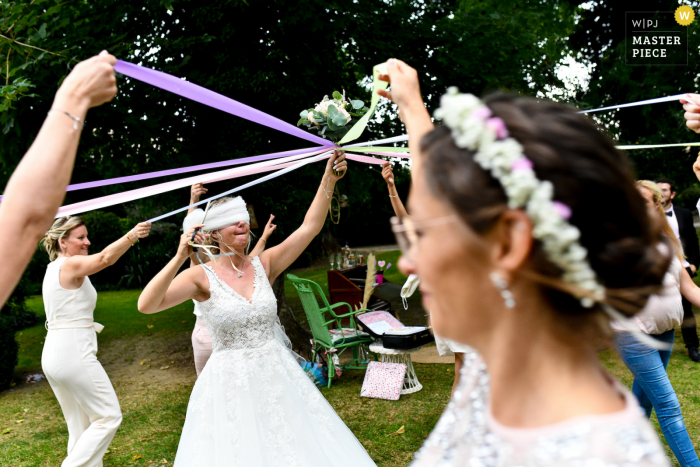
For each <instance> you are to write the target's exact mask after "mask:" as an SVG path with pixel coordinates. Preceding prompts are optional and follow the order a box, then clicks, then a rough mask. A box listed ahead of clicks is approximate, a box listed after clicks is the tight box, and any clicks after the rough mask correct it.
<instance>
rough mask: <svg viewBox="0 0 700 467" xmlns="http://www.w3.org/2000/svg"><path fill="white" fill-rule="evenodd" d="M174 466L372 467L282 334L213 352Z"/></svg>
mask: <svg viewBox="0 0 700 467" xmlns="http://www.w3.org/2000/svg"><path fill="white" fill-rule="evenodd" d="M175 466H176V467H195V466H203V467H218V466H222V467H223V466H226V467H229V466H246V467H263V466H270V467H273V466H274V467H280V466H290V467H291V466H300V467H312V466H313V467H315V466H319V467H320V466H323V467H326V466H328V467H334V466H338V467H340V466H353V467H363V466H375V463H374V462H373V461H372V459H371V458H370V457H369V455H368V454H367V452H366V451H365V449H364V447H363V446H362V445H361V444H360V442H359V441H358V440H357V438H355V435H354V434H353V433H352V432H351V431H350V429H349V428H348V427H347V426H345V424H344V423H343V421H342V420H341V419H340V417H338V415H337V414H336V413H335V411H334V410H333V408H332V407H331V406H330V404H328V402H327V401H326V399H325V398H324V397H323V395H322V394H321V392H320V391H319V390H318V389H317V388H316V386H314V384H313V383H312V382H311V380H310V379H309V377H308V376H307V375H306V373H304V371H303V370H302V369H301V367H300V366H299V363H298V362H297V361H296V360H295V359H294V357H293V356H292V354H291V353H290V351H289V350H288V349H287V348H286V347H285V346H284V345H283V344H282V343H280V342H278V341H277V340H271V341H269V342H268V343H266V344H264V345H263V346H261V347H258V348H255V349H236V350H223V351H216V350H215V351H214V353H213V354H212V356H211V358H210V359H209V361H208V362H207V365H206V367H204V371H202V373H201V374H200V376H199V378H198V379H197V382H196V383H195V386H194V389H193V390H192V395H191V397H190V402H189V406H188V407H187V418H186V420H185V426H184V427H183V430H182V436H181V438H180V444H179V446H178V450H177V456H176V458H175Z"/></svg>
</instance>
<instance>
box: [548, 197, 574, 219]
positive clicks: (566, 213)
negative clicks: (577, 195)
mask: <svg viewBox="0 0 700 467" xmlns="http://www.w3.org/2000/svg"><path fill="white" fill-rule="evenodd" d="M552 206H554V209H555V210H556V211H557V212H558V213H559V215H560V216H561V218H562V219H566V220H569V219H570V218H571V208H570V207H569V206H567V205H566V204H564V203H562V202H559V201H552Z"/></svg>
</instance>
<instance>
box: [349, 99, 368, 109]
mask: <svg viewBox="0 0 700 467" xmlns="http://www.w3.org/2000/svg"><path fill="white" fill-rule="evenodd" d="M350 102H351V103H352V108H353V109H361V108H362V107H364V105H365V103H364V102H362V101H350Z"/></svg>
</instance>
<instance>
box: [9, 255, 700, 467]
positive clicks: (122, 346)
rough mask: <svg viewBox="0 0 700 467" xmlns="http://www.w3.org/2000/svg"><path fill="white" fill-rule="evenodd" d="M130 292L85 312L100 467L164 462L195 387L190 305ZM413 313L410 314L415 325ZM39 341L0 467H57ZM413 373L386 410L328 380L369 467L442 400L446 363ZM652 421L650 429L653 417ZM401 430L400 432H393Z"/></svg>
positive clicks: (435, 413)
mask: <svg viewBox="0 0 700 467" xmlns="http://www.w3.org/2000/svg"><path fill="white" fill-rule="evenodd" d="M378 257H379V259H384V260H386V261H387V262H391V263H393V265H394V266H392V268H391V269H390V270H389V271H388V273H387V274H386V276H387V279H389V280H391V281H392V282H396V283H402V278H403V277H402V276H401V275H400V273H399V272H398V269H397V268H396V262H397V259H398V252H383V253H380V254H379V255H378ZM326 269H327V265H326V264H325V262H323V263H320V264H317V265H315V266H314V267H311V268H307V269H303V270H297V271H294V273H295V274H296V275H298V276H300V277H303V278H307V279H311V280H315V281H317V282H318V283H319V285H321V287H322V288H323V289H324V290H325V291H326V292H327V284H326ZM285 290H286V293H287V299H288V301H289V304H290V306H291V307H292V308H293V310H294V313H295V316H296V317H297V318H298V319H299V320H303V310H302V309H301V306H300V303H299V300H298V298H297V295H296V292H295V291H294V288H293V287H292V285H291V284H290V283H289V282H288V281H287V283H286V289H285ZM139 292H140V291H121V292H101V293H100V294H99V298H98V303H97V309H96V310H95V320H96V321H98V322H100V323H102V324H103V325H105V329H104V330H103V331H102V333H101V334H100V335H99V338H98V341H99V345H100V351H99V354H98V357H99V358H100V361H101V362H102V363H103V365H104V367H105V369H106V370H107V373H108V374H109V375H110V378H111V380H112V383H113V384H114V387H115V389H116V391H117V395H118V396H119V400H120V403H121V406H122V412H123V414H124V421H123V423H122V426H121V427H120V429H119V431H118V432H117V435H116V437H115V438H114V441H113V442H112V445H111V447H110V450H109V451H108V454H107V455H106V456H105V460H104V465H105V466H106V467H110V466H132V465H169V464H172V462H173V460H174V458H175V452H176V450H177V444H178V440H179V437H180V431H181V429H182V425H183V423H184V418H185V413H186V409H187V401H188V398H189V395H190V392H191V390H192V386H193V384H194V382H195V379H196V375H195V371H194V364H193V360H192V348H191V341H190V336H191V332H192V328H193V327H194V321H195V319H194V315H193V314H192V304H191V303H187V304H183V305H180V306H178V307H175V308H173V309H171V310H169V311H167V312H163V313H159V314H155V315H143V314H141V313H138V311H137V310H136V301H137V299H138V295H139ZM416 295H418V293H417V294H416ZM29 305H30V306H31V308H32V309H33V310H34V311H36V312H37V313H38V314H40V315H43V314H44V313H43V304H42V301H41V297H33V298H31V299H30V300H29ZM418 306H420V299H419V298H418V297H415V296H414V298H412V300H411V301H409V307H410V308H413V307H418ZM419 315H420V313H413V314H412V315H411V316H413V317H414V318H412V319H416V318H415V316H419ZM404 321H405V322H407V324H417V323H410V322H409V319H405V320H404ZM45 336H46V330H45V329H44V326H43V324H42V325H39V326H35V327H33V328H30V329H25V330H24V331H22V332H21V333H20V334H19V335H18V341H19V343H20V346H21V348H20V361H19V365H18V367H17V369H16V380H17V382H18V384H17V385H16V386H15V387H14V388H13V389H12V390H9V391H4V392H2V393H0V465H2V466H57V465H60V463H61V460H62V459H63V457H64V456H65V449H66V443H67V439H68V433H67V429H66V426H65V422H64V419H63V415H62V413H61V410H60V407H59V405H58V403H57V401H56V399H55V397H54V395H53V393H52V391H51V388H50V387H49V385H48V384H47V383H46V382H45V381H43V382H40V383H36V384H25V383H24V379H25V377H26V375H27V374H29V373H36V372H40V371H41V350H42V345H43V341H44V337H45ZM675 350H676V352H675V353H674V355H673V356H672V357H671V363H670V364H669V368H668V373H669V376H670V378H671V381H672V382H673V384H674V387H675V388H676V391H677V393H678V397H679V399H680V401H681V406H682V409H683V414H684V416H685V421H686V426H687V427H688V431H689V433H690V436H691V439H692V440H693V443H694V444H695V446H696V450H697V449H698V447H700V389H699V388H698V383H699V382H700V365H698V364H696V363H693V362H691V361H690V360H689V359H688V357H687V353H686V352H685V349H684V348H683V345H682V340H681V338H680V332H679V333H678V335H677V340H676V347H675ZM600 356H601V361H602V362H603V364H604V365H605V366H606V368H608V369H609V370H610V372H611V373H612V374H613V375H614V376H615V377H617V378H618V379H620V380H621V381H622V382H623V383H624V384H625V385H627V386H628V387H630V386H631V374H630V373H629V372H628V371H627V369H626V368H625V367H624V365H623V364H622V362H621V361H620V359H619V357H618V356H617V354H616V353H615V352H613V351H604V352H601V354H600ZM415 367H416V373H417V375H418V378H419V379H420V381H421V383H422V384H423V390H422V391H420V392H418V393H416V394H411V395H407V396H402V397H401V399H400V400H399V401H396V402H390V401H384V400H375V399H365V398H360V397H359V392H360V387H361V385H362V380H363V378H364V372H362V371H347V372H345V373H344V374H343V376H342V378H340V379H338V380H334V381H333V387H332V388H331V389H330V390H327V389H322V392H323V394H324V396H325V397H326V398H327V399H328V401H329V402H330V403H331V405H332V406H333V407H334V408H335V410H336V411H337V412H338V414H339V415H340V417H341V418H342V419H343V421H344V422H345V423H346V424H347V425H348V426H349V427H350V429H352V431H353V432H354V433H355V435H356V436H357V438H358V439H359V440H360V441H361V442H362V444H363V445H364V446H365V448H366V449H367V451H368V452H369V454H370V456H371V457H372V458H373V459H374V460H375V461H376V463H377V465H378V466H381V467H389V466H391V467H394V466H405V465H406V464H408V463H409V462H410V459H411V457H412V453H413V452H415V451H416V450H417V449H418V448H419V447H420V445H421V444H422V442H423V440H424V439H425V437H426V436H427V435H428V433H429V432H430V430H431V429H432V427H433V426H434V424H435V422H436V421H437V419H438V417H439V416H440V413H441V412H442V410H443V409H444V407H445V405H446V403H447V401H448V398H449V394H450V389H451V385H452V380H453V376H452V375H453V367H452V365H444V364H415ZM653 421H654V424H655V425H656V427H657V430H658V424H657V423H656V420H655V417H654V419H653ZM402 426H403V427H404V430H405V431H404V433H402V434H396V431H397V430H399V428H401V427H402ZM662 439H663V438H662ZM674 465H678V464H677V463H675V464H674Z"/></svg>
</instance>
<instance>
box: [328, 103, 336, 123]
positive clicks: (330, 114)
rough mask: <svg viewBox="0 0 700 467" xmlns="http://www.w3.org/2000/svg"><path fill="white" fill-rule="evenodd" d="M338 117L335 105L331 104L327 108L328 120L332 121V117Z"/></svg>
mask: <svg viewBox="0 0 700 467" xmlns="http://www.w3.org/2000/svg"><path fill="white" fill-rule="evenodd" d="M336 115H338V109H337V108H336V106H335V105H333V104H331V105H329V106H328V120H332V119H333V117H335V116H336Z"/></svg>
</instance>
